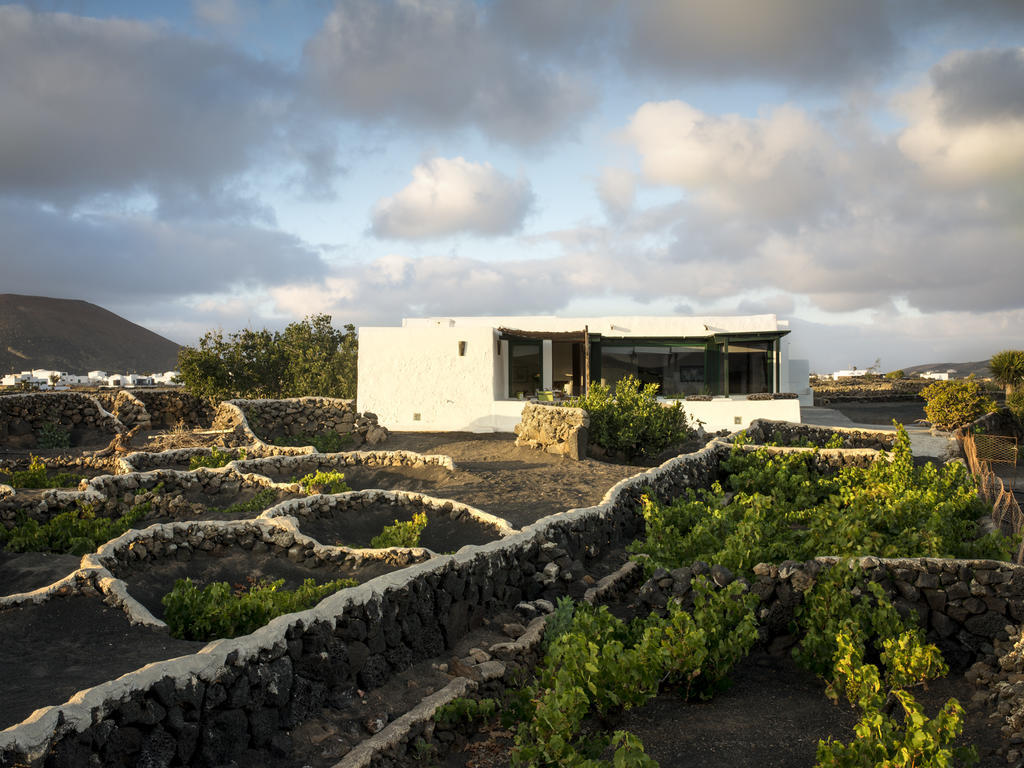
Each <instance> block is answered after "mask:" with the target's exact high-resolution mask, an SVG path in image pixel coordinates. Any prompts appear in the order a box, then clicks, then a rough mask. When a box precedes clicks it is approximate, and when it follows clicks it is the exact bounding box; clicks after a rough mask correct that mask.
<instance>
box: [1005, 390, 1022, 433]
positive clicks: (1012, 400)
mask: <svg viewBox="0 0 1024 768" xmlns="http://www.w3.org/2000/svg"><path fill="white" fill-rule="evenodd" d="M1006 407H1007V408H1009V409H1010V413H1012V414H1013V415H1014V416H1016V417H1017V421H1019V422H1020V423H1021V424H1022V425H1024V389H1016V390H1014V392H1013V394H1012V395H1007V396H1006Z"/></svg>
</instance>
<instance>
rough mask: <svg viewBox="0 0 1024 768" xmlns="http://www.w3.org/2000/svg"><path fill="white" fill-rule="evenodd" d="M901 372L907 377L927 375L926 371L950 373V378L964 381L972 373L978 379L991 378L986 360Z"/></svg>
mask: <svg viewBox="0 0 1024 768" xmlns="http://www.w3.org/2000/svg"><path fill="white" fill-rule="evenodd" d="M903 370H904V372H905V373H906V374H907V375H908V376H910V375H912V374H915V373H927V372H928V371H935V372H936V373H945V372H946V371H951V372H952V373H950V376H955V377H956V378H958V379H966V378H967V377H968V376H970V375H971V374H972V373H973V374H974V375H975V376H977V377H978V378H979V379H985V378H990V377H991V376H992V371H991V370H989V367H988V360H979V361H978V362H976V363H929V364H928V365H913V366H911V367H909V368H904V369H903Z"/></svg>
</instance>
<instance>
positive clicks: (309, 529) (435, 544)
mask: <svg viewBox="0 0 1024 768" xmlns="http://www.w3.org/2000/svg"><path fill="white" fill-rule="evenodd" d="M418 511H420V510H418V509H416V508H414V507H406V506H396V505H394V504H387V503H375V504H368V505H367V506H365V507H358V508H356V509H353V510H351V511H344V510H339V511H337V512H336V513H335V514H334V515H332V516H328V517H301V518H298V521H299V529H300V530H301V531H302V532H303V533H305V534H307V535H309V536H312V537H313V538H314V539H316V540H317V541H319V542H320V543H321V544H328V545H341V546H346V547H353V548H358V547H369V546H370V540H371V539H372V538H373V537H374V536H376V535H377V534H379V533H380V532H381V530H382V529H383V528H384V526H386V525H391V524H392V523H394V522H395V521H396V520H399V521H402V522H405V521H407V520H412V516H413V514H414V513H416V512H418ZM422 511H424V512H426V514H427V527H426V528H424V529H423V533H422V534H421V535H420V546H422V547H426V548H427V549H432V550H433V551H434V552H455V551H457V550H459V549H461V548H462V547H464V546H466V545H467V544H486V543H487V542H489V541H494V540H495V539H497V538H499V536H498V533H497V531H496V530H495V529H494V528H493V527H492V526H490V525H485V524H484V523H481V522H478V521H476V520H473V519H471V518H469V517H468V516H465V515H464V516H463V517H461V518H459V519H458V520H452V519H451V517H449V515H448V513H447V512H442V513H440V514H439V513H437V512H434V511H433V510H431V509H423V510H422Z"/></svg>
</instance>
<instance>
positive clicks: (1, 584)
mask: <svg viewBox="0 0 1024 768" xmlns="http://www.w3.org/2000/svg"><path fill="white" fill-rule="evenodd" d="M81 560H82V558H80V557H79V556H78V555H55V554H52V553H49V552H8V551H7V550H4V549H0V595H16V594H18V593H19V592H31V591H32V590H33V589H39V588H40V587H47V586H49V585H50V584H53V582H55V581H59V580H60V579H63V578H64V577H65V576H67V575H68V574H69V573H71V572H72V571H77V570H78V566H79V564H80V563H81Z"/></svg>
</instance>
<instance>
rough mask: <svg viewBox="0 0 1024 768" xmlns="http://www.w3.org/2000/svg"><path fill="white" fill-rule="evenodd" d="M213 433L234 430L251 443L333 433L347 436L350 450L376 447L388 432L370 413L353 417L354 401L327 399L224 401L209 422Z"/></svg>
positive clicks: (357, 414)
mask: <svg viewBox="0 0 1024 768" xmlns="http://www.w3.org/2000/svg"><path fill="white" fill-rule="evenodd" d="M213 428H214V429H238V430H240V431H241V432H243V433H244V434H245V435H247V436H250V437H251V439H252V440H253V442H259V443H262V442H264V441H266V442H268V443H269V442H273V441H274V440H275V439H277V438H281V437H285V438H289V437H292V438H293V437H299V436H302V435H315V434H318V433H323V432H336V433H337V434H339V435H348V436H350V439H351V440H352V446H351V447H353V448H358V447H359V446H361V445H363V444H364V443H367V444H369V445H376V444H378V443H381V442H383V441H384V440H386V439H387V435H388V432H387V430H386V429H384V428H383V427H381V426H380V425H379V424H378V423H377V416H376V415H375V414H372V413H362V414H360V413H356V411H355V401H353V400H342V399H339V398H331V397H295V398H289V399H285V400H225V401H224V402H222V403H221V404H220V406H219V407H218V409H217V413H216V415H215V417H214V420H213Z"/></svg>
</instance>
